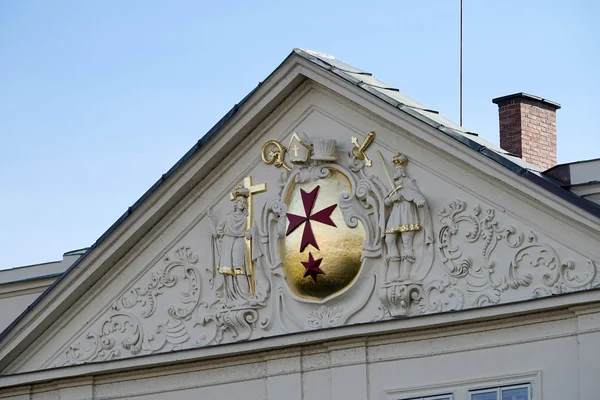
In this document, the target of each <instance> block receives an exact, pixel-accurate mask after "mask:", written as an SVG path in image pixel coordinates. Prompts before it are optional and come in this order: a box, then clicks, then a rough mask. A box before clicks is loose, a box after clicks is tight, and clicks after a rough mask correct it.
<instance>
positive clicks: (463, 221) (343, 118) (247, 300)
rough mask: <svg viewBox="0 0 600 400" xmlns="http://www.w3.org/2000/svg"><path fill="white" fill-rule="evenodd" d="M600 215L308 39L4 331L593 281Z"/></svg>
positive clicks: (128, 331) (132, 333)
mask: <svg viewBox="0 0 600 400" xmlns="http://www.w3.org/2000/svg"><path fill="white" fill-rule="evenodd" d="M598 222H599V221H598V219H597V218H596V217H593V216H591V215H589V214H587V213H586V212H585V211H582V210H580V209H578V208H576V207H574V206H572V205H571V204H570V203H568V202H566V201H564V200H563V199H560V198H558V197H556V196H554V195H552V194H551V193H549V192H547V191H546V190H544V189H543V188H540V187H539V186H536V185H534V184H533V183H531V182H530V181H528V180H526V179H523V178H521V177H520V176H518V175H517V174H515V173H514V172H513V171H510V170H509V169H507V168H505V167H504V166H502V165H501V164H499V163H497V162H494V161H493V160H491V159H489V158H486V157H484V156H483V155H481V154H479V153H478V152H476V151H474V150H473V149H472V148H470V147H468V146H465V145H464V144H463V143H460V142H458V141H457V140H454V139H453V138H452V137H450V136H448V135H444V134H443V133H442V132H440V131H439V130H436V129H434V128H433V127H432V125H431V124H428V123H426V122H425V121H424V120H423V118H419V117H417V116H415V115H412V114H411V113H410V112H405V111H403V110H401V109H399V108H398V107H396V108H394V107H392V106H391V105H390V104H389V103H386V102H384V101H382V100H381V99H380V98H378V97H377V96H373V95H372V94H371V93H369V92H368V91H364V90H363V89H361V88H360V86H356V85H352V84H351V83H349V82H347V81H343V80H341V79H340V77H339V76H338V75H335V74H333V73H331V72H329V71H326V70H324V69H323V68H322V67H321V66H319V65H314V64H312V63H311V62H309V61H307V59H306V58H303V57H301V56H299V55H298V54H297V53H293V54H292V55H291V56H290V57H289V58H288V59H287V60H286V61H285V62H284V63H283V64H282V65H281V66H280V67H279V68H278V69H277V70H276V71H275V72H274V73H273V74H272V75H271V76H270V77H269V78H268V79H267V80H266V81H265V82H264V83H263V84H262V85H261V86H259V88H258V89H257V90H256V91H255V92H253V94H252V95H251V96H249V97H248V98H247V99H245V100H244V103H243V104H242V105H240V106H239V107H238V109H236V110H235V112H234V113H233V114H232V115H230V116H229V117H228V118H227V119H225V120H223V121H222V123H220V124H219V125H217V126H216V127H215V128H214V130H213V131H211V132H210V134H209V135H208V137H207V138H204V139H202V141H201V142H200V143H199V145H198V149H197V150H195V151H193V152H191V153H190V154H189V155H188V156H186V158H184V159H183V160H182V161H181V162H180V163H179V164H178V165H177V166H176V168H174V170H173V171H171V172H170V174H169V175H168V176H167V177H165V178H163V179H162V180H161V182H160V184H159V185H157V186H156V187H155V188H154V189H153V191H151V192H149V193H148V194H147V195H145V197H144V198H143V199H142V200H141V201H140V203H139V204H138V205H137V206H136V209H135V210H133V211H132V212H131V215H128V216H127V218H124V219H123V221H121V222H120V223H119V224H118V225H116V226H115V227H114V228H112V230H111V231H110V232H109V233H107V234H106V236H105V237H104V238H103V240H102V241H100V242H99V244H97V245H96V246H95V248H94V249H93V250H92V251H91V252H90V253H89V254H88V256H87V257H86V258H85V259H84V260H82V261H81V262H80V263H79V264H78V265H76V266H75V267H74V268H73V269H72V270H71V271H69V273H68V274H67V275H65V276H64V277H63V278H62V279H61V281H59V282H58V283H57V284H56V286H55V288H54V289H53V291H51V292H49V294H47V295H46V296H45V298H44V299H41V300H40V301H39V302H38V304H36V305H35V307H34V308H33V309H32V311H31V312H30V313H29V314H27V315H25V316H24V317H23V318H22V319H21V320H20V321H19V322H18V323H17V324H16V325H15V326H14V327H13V329H12V330H11V331H10V332H8V333H5V334H4V337H3V339H2V341H0V357H1V358H0V365H1V367H2V370H3V373H15V372H24V371H32V370H37V369H47V368H55V367H62V366H68V365H75V364H82V363H94V362H100V361H106V360H115V359H123V358H130V357H136V356H142V355H150V354H161V353H170V352H173V351H179V350H185V349H193V348H208V347H212V346H216V345H223V344H229V343H238V342H245V341H253V340H257V341H260V340H261V339H265V338H270V337H277V336H282V335H288V334H298V335H299V336H298V342H299V343H300V342H301V341H302V338H301V334H302V333H303V332H307V331H311V330H316V329H327V328H333V327H342V326H348V325H355V324H364V323H379V322H382V321H386V320H390V319H396V318H399V317H402V318H410V317H413V316H419V315H427V314H436V313H442V312H449V311H462V310H468V309H473V308H478V307H484V306H489V305H496V304H509V303H514V302H520V301H524V300H531V299H536V298H540V297H547V296H552V295H556V294H564V293H569V292H575V291H583V290H587V289H591V288H594V287H596V286H597V285H598V277H597V267H598V265H600V264H598V254H597V248H598V243H599V242H600V239H599V237H598V227H599V224H598ZM261 343H264V346H265V347H268V341H264V340H263V341H262V342H261Z"/></svg>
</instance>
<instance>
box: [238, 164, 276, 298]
mask: <svg viewBox="0 0 600 400" xmlns="http://www.w3.org/2000/svg"><path fill="white" fill-rule="evenodd" d="M244 187H245V188H246V189H248V191H249V192H250V193H249V195H248V217H247V218H246V233H247V232H248V231H249V230H250V228H252V221H254V206H253V204H252V197H253V195H255V194H258V193H264V192H266V191H267V184H266V183H260V184H257V185H253V184H252V177H251V176H247V177H245V178H244ZM231 199H232V200H233V194H232V195H231ZM246 259H247V260H248V270H249V272H250V274H249V275H250V289H252V294H256V282H255V281H254V262H253V261H252V238H250V239H247V240H246Z"/></svg>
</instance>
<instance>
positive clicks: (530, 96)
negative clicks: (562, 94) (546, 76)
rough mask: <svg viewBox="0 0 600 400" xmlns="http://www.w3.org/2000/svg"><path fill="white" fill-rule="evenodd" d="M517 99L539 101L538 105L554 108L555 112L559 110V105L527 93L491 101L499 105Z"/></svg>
mask: <svg viewBox="0 0 600 400" xmlns="http://www.w3.org/2000/svg"><path fill="white" fill-rule="evenodd" d="M517 99H529V100H535V101H539V102H540V103H543V104H546V105H547V106H550V107H552V108H554V109H555V110H558V109H559V108H560V104H558V103H555V102H554V101H550V100H546V99H543V98H541V97H538V96H534V95H532V94H529V93H523V92H520V93H514V94H509V95H507V96H502V97H496V98H495V99H492V103H494V104H500V103H504V102H506V101H509V100H517Z"/></svg>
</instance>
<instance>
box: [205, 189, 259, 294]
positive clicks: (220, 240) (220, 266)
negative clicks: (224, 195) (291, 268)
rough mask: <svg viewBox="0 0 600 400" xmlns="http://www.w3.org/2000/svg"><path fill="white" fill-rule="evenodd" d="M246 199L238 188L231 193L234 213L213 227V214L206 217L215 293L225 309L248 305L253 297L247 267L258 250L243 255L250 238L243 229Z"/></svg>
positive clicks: (250, 276) (245, 222)
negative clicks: (217, 281)
mask: <svg viewBox="0 0 600 400" xmlns="http://www.w3.org/2000/svg"><path fill="white" fill-rule="evenodd" d="M249 195H250V192H249V191H248V189H247V188H244V187H237V188H236V189H235V190H234V192H233V193H232V197H233V200H232V206H233V210H232V211H231V212H229V213H227V215H226V217H225V219H224V220H223V221H221V222H219V223H218V224H217V225H216V226H215V224H214V222H213V221H212V212H209V213H208V220H209V225H210V226H211V230H212V234H213V235H212V243H211V244H212V246H211V247H212V250H213V251H212V264H213V266H214V270H215V272H216V274H217V275H216V276H220V277H221V279H219V278H215V280H220V281H221V282H220V283H219V284H217V291H218V292H219V294H220V296H221V299H222V301H223V302H224V304H225V306H236V305H243V304H247V303H249V302H250V301H251V300H252V297H253V295H254V293H252V287H251V284H250V281H251V280H252V279H254V276H253V271H252V268H251V267H250V264H251V263H252V260H253V259H255V258H256V256H257V253H260V249H259V248H258V247H257V246H256V245H255V246H253V248H252V249H250V252H247V251H246V240H247V239H250V238H251V237H252V232H251V231H248V230H247V227H246V224H247V220H248V203H247V199H248V196H249ZM248 255H250V257H248ZM253 256H254V257H253ZM213 276H215V275H213Z"/></svg>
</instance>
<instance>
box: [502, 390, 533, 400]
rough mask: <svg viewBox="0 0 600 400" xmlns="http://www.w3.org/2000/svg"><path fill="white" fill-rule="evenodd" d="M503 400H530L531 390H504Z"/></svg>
mask: <svg viewBox="0 0 600 400" xmlns="http://www.w3.org/2000/svg"><path fill="white" fill-rule="evenodd" d="M502 400H529V388H527V387H522V388H517V389H506V390H503V391H502Z"/></svg>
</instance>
